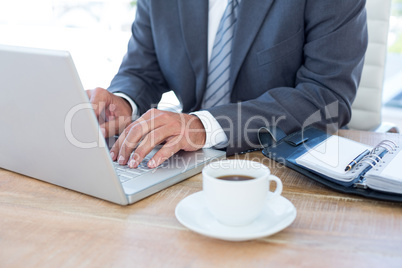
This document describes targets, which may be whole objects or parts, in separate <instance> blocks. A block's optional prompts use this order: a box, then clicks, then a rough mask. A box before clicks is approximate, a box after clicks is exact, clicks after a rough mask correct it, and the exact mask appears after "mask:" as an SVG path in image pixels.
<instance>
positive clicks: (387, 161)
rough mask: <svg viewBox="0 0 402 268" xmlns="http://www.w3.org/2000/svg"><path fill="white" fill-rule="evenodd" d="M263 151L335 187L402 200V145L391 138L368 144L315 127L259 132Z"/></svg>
mask: <svg viewBox="0 0 402 268" xmlns="http://www.w3.org/2000/svg"><path fill="white" fill-rule="evenodd" d="M259 138H260V142H261V144H262V146H263V154H264V155H265V156H267V157H269V158H272V159H274V160H276V161H278V162H281V163H283V164H285V165H286V166H288V167H290V168H292V169H294V170H296V171H298V172H300V173H302V174H304V175H306V176H308V177H309V178H312V179H314V180H316V181H318V182H320V183H323V184H325V185H327V186H329V187H331V188H333V189H335V190H338V191H341V192H346V193H354V194H359V195H363V196H367V197H371V198H377V199H384V200H390V201H398V202H402V149H401V146H400V145H399V144H396V143H395V142H394V141H391V140H384V141H382V142H381V143H379V144H378V145H377V146H374V147H372V146H368V145H365V144H363V143H360V142H356V141H353V140H350V139H346V138H343V137H339V136H336V135H330V134H328V133H325V132H323V131H321V130H318V129H315V128H307V129H305V130H304V131H300V132H296V133H293V134H290V135H285V134H284V133H283V132H282V131H281V130H279V129H268V128H263V129H261V130H260V132H259Z"/></svg>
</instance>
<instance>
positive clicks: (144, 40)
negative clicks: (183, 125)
mask: <svg viewBox="0 0 402 268" xmlns="http://www.w3.org/2000/svg"><path fill="white" fill-rule="evenodd" d="M222 1H223V0H222ZM207 31H208V0H139V1H138V8H137V15H136V19H135V21H134V23H133V26H132V37H131V39H130V41H129V45H128V51H127V54H126V56H125V57H124V59H123V62H122V64H121V67H120V70H119V72H118V74H117V75H116V76H115V78H114V79H113V81H112V83H111V86H110V87H109V90H110V91H111V92H122V93H125V94H127V95H128V96H130V97H131V98H132V99H133V100H134V101H135V103H136V104H137V105H138V107H139V111H140V113H141V114H142V113H144V112H145V111H146V110H148V109H149V108H150V107H151V105H152V104H156V103H158V102H159V100H160V98H161V95H162V94H163V93H164V92H166V91H169V90H173V91H174V92H175V93H176V95H177V96H178V98H179V100H180V102H181V103H182V106H183V112H191V111H197V110H199V109H200V106H201V102H202V98H203V94H204V91H205V86H206V81H207V72H208V63H207ZM366 47H367V29H366V12H365V0H336V1H334V0H242V1H241V3H240V10H239V15H238V20H237V25H236V29H235V37H234V41H233V50H232V59H231V71H230V76H231V80H230V88H231V90H232V91H231V102H232V103H231V104H228V105H223V106H219V107H213V108H210V109H208V111H209V112H211V113H212V115H213V116H215V118H217V120H218V122H219V123H220V124H221V126H222V127H223V129H224V130H225V133H226V134H227V136H228V138H229V145H228V148H227V153H228V154H233V153H237V152H242V151H245V150H248V149H251V148H255V147H258V138H257V130H258V129H259V128H260V127H262V126H266V125H267V124H270V125H273V124H275V125H277V126H278V127H280V128H281V129H282V130H283V131H284V132H286V133H290V132H293V131H295V130H298V129H300V128H302V127H304V126H306V125H310V124H313V123H314V124H315V125H316V126H318V127H321V128H326V127H327V125H328V124H329V123H333V124H335V125H336V126H343V125H345V124H347V123H348V122H349V120H350V117H351V103H352V101H353V100H354V97H355V94H356V90H357V87H358V84H359V82H360V76H361V71H362V67H363V59H364V54H365V51H366ZM239 102H241V105H239V104H238V103H239Z"/></svg>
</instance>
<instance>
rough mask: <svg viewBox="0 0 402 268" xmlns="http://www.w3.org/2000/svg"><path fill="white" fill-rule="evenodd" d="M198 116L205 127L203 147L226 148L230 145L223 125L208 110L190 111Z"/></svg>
mask: <svg viewBox="0 0 402 268" xmlns="http://www.w3.org/2000/svg"><path fill="white" fill-rule="evenodd" d="M190 114H192V115H195V116H197V117H198V118H199V119H200V120H201V123H202V124H203V125H204V128H205V134H206V138H205V145H204V147H203V148H211V147H214V148H218V149H221V148H225V147H227V145H228V141H229V140H228V137H227V136H226V134H225V132H224V131H223V129H222V127H221V125H220V124H219V123H218V121H217V120H216V119H215V117H213V115H212V114H211V113H210V112H208V111H197V112H193V113H190Z"/></svg>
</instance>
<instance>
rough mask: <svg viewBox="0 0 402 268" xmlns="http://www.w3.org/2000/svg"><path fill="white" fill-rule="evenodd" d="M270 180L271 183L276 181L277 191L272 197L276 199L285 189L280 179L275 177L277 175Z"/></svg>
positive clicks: (271, 176) (270, 177)
mask: <svg viewBox="0 0 402 268" xmlns="http://www.w3.org/2000/svg"><path fill="white" fill-rule="evenodd" d="M268 180H269V181H275V182H276V189H275V191H274V192H273V196H272V197H271V198H274V197H277V196H278V195H281V193H282V189H283V186H282V181H281V179H279V178H278V177H277V176H275V175H270V176H269V178H268Z"/></svg>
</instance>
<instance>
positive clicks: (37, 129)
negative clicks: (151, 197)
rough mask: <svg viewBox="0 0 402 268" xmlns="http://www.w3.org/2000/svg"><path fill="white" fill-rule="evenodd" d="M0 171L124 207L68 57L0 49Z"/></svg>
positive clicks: (49, 52)
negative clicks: (41, 181) (13, 173)
mask: <svg viewBox="0 0 402 268" xmlns="http://www.w3.org/2000/svg"><path fill="white" fill-rule="evenodd" d="M0 83H1V89H0V107H1V113H0V126H1V131H0V148H1V149H0V167H2V168H5V169H8V170H12V171H14V172H17V173H21V174H24V175H27V176H30V177H33V178H37V179H40V180H43V181H47V182H50V183H52V184H56V185H59V186H63V187H66V188H69V189H72V190H76V191H79V192H82V193H85V194H89V195H92V196H95V197H99V198H101V199H105V200H108V201H111V202H114V203H119V204H127V203H128V200H127V197H126V195H125V194H124V192H123V189H122V186H121V183H120V181H119V180H118V178H117V177H116V175H115V171H114V169H113V166H112V162H111V161H110V158H109V153H108V150H107V148H106V145H105V142H104V139H103V137H102V135H101V133H100V131H99V127H98V124H97V120H96V118H95V115H94V113H93V111H92V110H91V106H90V104H89V103H88V98H87V96H86V93H85V91H84V90H83V87H82V84H81V82H80V79H79V77H78V74H77V71H76V69H75V67H74V64H73V61H72V59H71V56H70V54H69V53H68V52H63V51H51V50H42V49H32V48H20V47H11V46H1V45H0Z"/></svg>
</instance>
